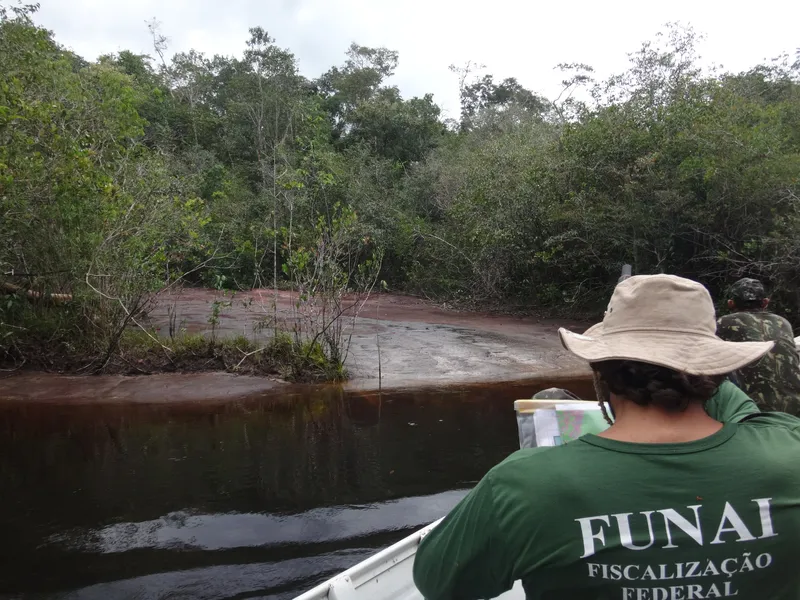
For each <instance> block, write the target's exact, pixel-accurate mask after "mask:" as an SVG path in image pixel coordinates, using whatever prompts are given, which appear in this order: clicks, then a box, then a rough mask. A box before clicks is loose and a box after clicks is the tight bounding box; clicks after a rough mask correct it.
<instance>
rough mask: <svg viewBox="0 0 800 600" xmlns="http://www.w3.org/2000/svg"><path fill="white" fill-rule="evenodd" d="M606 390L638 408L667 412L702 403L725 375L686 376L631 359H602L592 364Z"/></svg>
mask: <svg viewBox="0 0 800 600" xmlns="http://www.w3.org/2000/svg"><path fill="white" fill-rule="evenodd" d="M591 367H592V370H593V371H594V372H595V373H596V374H597V375H598V376H599V377H600V379H601V381H602V382H603V383H604V384H605V385H606V387H607V388H608V390H609V391H610V392H612V393H613V394H614V395H616V396H621V397H623V398H625V399H627V400H630V401H631V402H635V403H636V404H638V405H640V406H658V407H660V408H663V409H665V410H668V411H673V412H679V411H682V410H685V409H686V407H687V406H689V403H690V402H701V403H705V402H706V401H707V400H708V399H709V398H711V396H713V395H714V392H715V391H716V390H717V388H718V387H719V384H720V383H721V382H722V380H723V379H724V376H717V377H709V376H707V375H689V374H688V373H683V372H681V371H674V370H672V369H668V368H667V367H660V366H658V365H651V364H648V363H643V362H638V361H633V360H605V361H601V362H595V363H592V364H591Z"/></svg>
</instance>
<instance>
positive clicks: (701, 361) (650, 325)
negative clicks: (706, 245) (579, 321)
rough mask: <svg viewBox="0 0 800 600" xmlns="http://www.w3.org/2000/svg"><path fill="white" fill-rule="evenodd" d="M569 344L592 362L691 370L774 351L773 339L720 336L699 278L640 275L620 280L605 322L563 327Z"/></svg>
mask: <svg viewBox="0 0 800 600" xmlns="http://www.w3.org/2000/svg"><path fill="white" fill-rule="evenodd" d="M558 333H559V336H560V337H561V343H562V344H563V345H564V347H565V348H566V349H567V350H569V351H570V352H572V353H573V354H575V355H576V356H579V357H580V358H582V359H584V360H587V361H589V362H590V363H592V362H599V361H604V360H635V361H639V362H644V363H650V364H654V365H660V366H662V367H667V368H670V369H673V370H675V371H682V372H684V373H689V374H692V375H722V374H725V373H730V372H731V371H735V370H737V369H739V368H741V367H744V366H745V365H748V364H750V363H752V362H754V361H756V360H758V359H759V358H761V357H762V356H764V355H765V354H766V353H767V352H769V351H770V350H771V349H772V347H773V345H774V342H726V341H724V340H721V339H720V338H718V337H717V336H716V318H715V312H714V303H713V302H712V301H711V295H710V294H709V293H708V290H707V289H706V288H705V287H704V286H703V285H702V284H700V283H697V282H696V281H691V280H690V279H684V278H682V277H676V276H674V275H638V276H635V277H630V278H628V279H626V280H625V281H623V282H622V283H620V284H619V285H617V287H616V288H615V289H614V293H613V295H612V296H611V301H610V302H609V304H608V308H607V310H606V314H605V317H604V318H603V322H602V323H598V324H597V325H594V326H593V327H590V328H589V329H588V330H586V331H585V332H584V333H582V334H579V333H574V332H572V331H569V330H567V329H564V328H563V327H562V328H561V329H559V330H558Z"/></svg>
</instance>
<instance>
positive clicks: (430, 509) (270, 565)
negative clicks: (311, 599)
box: [0, 377, 592, 600]
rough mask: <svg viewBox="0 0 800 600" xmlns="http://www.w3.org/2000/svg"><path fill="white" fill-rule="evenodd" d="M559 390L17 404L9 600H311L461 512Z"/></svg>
mask: <svg viewBox="0 0 800 600" xmlns="http://www.w3.org/2000/svg"><path fill="white" fill-rule="evenodd" d="M558 383H559V385H562V386H563V387H568V388H569V389H571V390H572V391H574V392H576V393H578V394H581V395H583V396H584V397H589V395H591V394H592V390H591V385H590V383H589V381H588V380H587V379H586V377H581V378H579V379H576V380H573V381H568V382H564V381H560V382H558ZM551 384H552V382H546V381H542V380H538V381H533V380H527V381H517V382H513V383H508V382H506V383H502V382H495V383H492V384H472V385H461V386H453V385H447V386H443V385H442V386H438V387H428V388H424V389H416V390H396V391H393V392H383V393H380V394H379V393H376V392H364V391H357V390H354V389H349V390H345V389H342V388H340V387H335V386H318V387H305V388H302V387H294V386H284V387H280V389H276V390H273V391H272V392H271V393H270V394H261V395H260V396H256V397H252V398H247V397H244V398H238V399H236V400H234V401H228V402H194V401H190V402H181V403H163V404H136V403H123V404H119V403H117V404H114V403H107V404H106V403H103V402H94V403H71V404H65V403H63V402H62V403H59V402H58V398H53V399H52V402H41V401H38V402H20V401H13V402H4V403H0V490H1V492H0V528H2V531H3V533H4V540H5V543H4V544H2V546H0V597H3V598H48V599H50V598H53V599H54V598H59V599H75V600H78V599H80V600H89V599H98V600H101V599H115V598H123V599H128V598H130V599H137V600H166V599H179V598H180V599H183V598H199V599H208V600H212V599H213V600H217V599H249V598H264V599H266V598H270V599H283V598H293V597H294V596H295V595H297V594H299V593H301V592H303V591H305V590H306V589H308V588H310V587H312V586H313V585H315V584H317V583H319V582H320V581H323V580H325V579H326V578H328V577H331V576H332V575H334V574H335V573H337V572H339V571H341V570H343V569H346V568H347V567H350V566H351V565H353V564H355V563H357V562H359V561H361V560H363V559H364V558H366V557H368V556H369V555H371V554H373V553H374V552H376V551H377V550H379V549H381V548H384V547H386V546H388V545H390V544H391V543H393V542H395V541H397V540H399V539H400V538H402V537H404V536H406V535H408V534H409V533H411V532H412V531H414V530H416V529H418V528H420V527H422V526H424V525H426V524H428V523H430V522H431V521H433V520H435V519H438V518H439V517H441V516H443V515H445V514H446V513H447V511H448V510H449V509H450V508H452V507H453V506H454V505H455V504H456V502H458V500H459V499H460V498H461V497H463V495H464V494H465V493H466V492H467V490H469V488H470V487H471V486H472V485H474V483H475V482H476V481H477V480H478V479H479V478H480V477H482V476H483V475H484V474H485V473H486V471H487V470H488V469H489V468H491V467H492V466H493V465H494V464H496V463H497V462H499V461H500V460H502V459H503V458H504V457H506V456H507V455H508V454H509V453H511V452H513V451H514V450H515V449H516V448H517V446H518V438H517V431H516V421H515V418H514V410H513V400H514V399H516V398H525V397H530V395H531V394H533V393H534V392H536V391H538V390H539V389H542V388H543V387H549V385H551ZM40 400H41V399H40Z"/></svg>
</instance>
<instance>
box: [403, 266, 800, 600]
mask: <svg viewBox="0 0 800 600" xmlns="http://www.w3.org/2000/svg"><path fill="white" fill-rule="evenodd" d="M715 330H716V321H715V315H714V306H713V303H712V301H711V297H710V295H709V293H708V291H707V290H706V289H705V288H704V287H703V286H702V285H700V284H699V283H696V282H693V281H690V280H687V279H683V278H680V277H675V276H671V275H649V276H636V277H631V278H629V279H627V280H625V281H623V282H621V283H620V284H619V285H618V286H617V287H616V289H615V290H614V293H613V295H612V298H611V301H610V303H609V305H608V309H607V311H606V314H605V317H604V319H603V321H602V323H599V324H598V325H595V326H594V327H592V328H590V329H589V330H587V331H586V332H585V333H584V334H576V333H572V332H570V331H567V330H565V329H561V330H559V334H560V336H561V341H562V343H563V344H564V346H565V347H566V348H567V349H568V350H569V351H571V352H572V353H574V354H576V355H577V356H579V357H581V358H583V359H584V360H587V361H588V362H589V363H590V366H591V367H592V370H593V372H594V374H595V382H596V388H597V390H598V395H599V396H600V398H599V399H600V400H601V401H602V400H607V401H608V402H609V404H610V406H611V409H612V411H611V413H612V415H613V421H612V423H611V426H610V427H609V428H608V429H607V430H606V431H604V432H603V433H601V434H599V435H585V436H583V437H581V438H579V439H577V440H575V441H573V442H569V443H567V444H565V445H562V446H556V447H547V448H531V449H526V450H520V451H518V452H516V453H514V454H512V455H511V456H510V457H509V458H507V459H506V460H505V461H503V462H502V463H501V464H499V465H497V466H496V467H494V468H493V469H492V470H491V471H489V473H488V474H487V475H486V476H485V477H484V478H483V479H482V480H481V481H480V482H479V483H478V485H477V486H476V487H475V488H474V489H473V490H472V491H471V492H470V493H469V494H468V495H467V496H466V497H465V498H464V499H463V500H462V501H461V502H460V503H459V504H458V505H457V506H456V508H455V509H453V511H452V512H451V513H450V514H449V515H448V516H447V517H446V518H445V519H444V520H443V521H442V522H441V523H440V524H439V525H438V526H437V527H435V528H434V529H433V530H432V531H431V532H430V533H429V534H428V535H427V536H426V537H425V538H424V539H423V540H422V542H421V544H420V546H419V548H418V550H417V554H416V557H415V562H414V582H415V584H416V585H417V587H418V589H419V590H420V592H421V593H422V594H423V596H424V597H425V598H427V599H428V600H445V599H464V600H467V599H479V598H493V597H495V596H498V595H500V594H502V593H503V592H505V591H507V590H509V589H511V587H512V585H513V584H514V582H515V581H516V580H522V584H523V587H524V589H525V593H526V596H527V598H528V599H529V600H534V599H535V600H567V599H570V600H573V599H578V600H589V599H592V600H605V599H608V600H611V599H615V600H701V599H702V600H704V599H706V598H733V597H736V598H737V600H755V599H759V600H760V599H770V600H789V599H800V569H799V568H798V567H797V560H796V551H797V550H798V549H799V548H800V464H798V458H800V419H797V418H795V417H793V416H790V415H786V414H783V413H761V412H760V411H759V410H758V408H757V407H756V406H755V405H754V404H753V403H752V401H751V400H749V399H748V398H747V397H746V396H745V395H744V394H742V393H741V392H740V391H739V390H738V389H736V388H735V386H733V385H732V384H730V382H725V383H723V384H722V385H720V381H721V380H722V379H723V377H724V375H725V374H726V373H729V372H731V371H734V370H736V369H739V368H740V367H742V366H744V365H747V364H750V363H752V362H753V361H756V360H758V359H759V358H760V357H761V356H763V355H764V354H766V353H767V352H769V350H770V349H771V348H772V342H725V341H723V340H721V339H719V338H718V337H716V335H715ZM715 392H716V393H715ZM612 415H609V416H608V419H609V420H610V421H611V420H612V419H611V416H612Z"/></svg>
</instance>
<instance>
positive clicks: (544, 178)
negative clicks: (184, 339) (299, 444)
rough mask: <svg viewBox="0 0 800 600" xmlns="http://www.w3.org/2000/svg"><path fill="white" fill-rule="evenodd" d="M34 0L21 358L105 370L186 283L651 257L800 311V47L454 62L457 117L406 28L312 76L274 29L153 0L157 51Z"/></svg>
mask: <svg viewBox="0 0 800 600" xmlns="http://www.w3.org/2000/svg"><path fill="white" fill-rule="evenodd" d="M35 10H36V6H35V5H34V6H21V7H14V8H5V9H0V240H2V243H0V286H2V288H3V291H5V292H6V295H5V296H0V355H2V356H4V359H3V360H4V362H5V363H7V364H15V365H17V364H21V363H22V362H24V361H25V360H26V359H27V360H30V357H31V356H35V355H37V352H41V349H42V348H46V349H47V352H48V353H53V352H60V353H73V354H76V355H81V356H100V357H104V358H102V360H99V361H92V364H93V366H92V367H91V370H97V369H102V368H104V367H105V365H107V364H108V362H109V358H110V357H111V356H112V355H114V354H115V353H116V352H117V351H118V348H119V345H120V343H123V342H124V338H125V336H124V335H123V333H124V332H125V331H127V330H129V329H130V328H131V325H132V324H138V323H139V321H138V320H137V315H139V314H141V313H142V311H143V310H145V309H146V307H147V305H148V303H149V302H151V301H152V298H153V294H154V293H155V292H158V291H159V290H163V289H164V288H167V287H169V286H174V285H198V286H206V287H214V288H217V289H230V290H237V289H251V288H255V287H274V288H276V289H277V288H292V289H295V290H297V291H298V292H299V294H300V297H301V299H303V300H304V301H307V302H308V301H312V300H317V299H321V300H320V301H321V302H328V301H329V300H330V299H331V298H334V299H340V298H341V297H342V295H343V294H344V292H346V291H351V292H359V291H360V292H364V291H368V290H372V289H376V290H377V289H379V288H380V287H388V288H389V289H392V290H399V291H406V292H411V293H417V294H421V295H425V296H428V297H430V298H435V299H442V300H448V301H450V302H462V303H473V304H475V305H478V304H479V305H481V306H484V307H486V306H506V307H508V306H517V307H525V308H526V309H528V310H532V311H556V312H561V313H564V314H578V313H582V312H583V313H585V312H586V311H592V310H595V309H597V308H598V307H599V306H602V304H603V302H604V299H606V298H607V297H608V294H609V292H610V289H611V287H612V286H613V284H614V282H615V281H616V278H617V276H618V274H619V269H620V266H621V265H622V264H623V263H631V264H632V265H633V266H634V272H635V273H656V272H670V273H676V274H681V275H684V276H688V277H692V278H696V279H698V280H700V281H702V282H703V283H705V284H706V285H708V286H709V288H710V289H711V290H712V292H714V293H715V294H717V296H718V298H719V299H722V297H721V296H720V295H721V294H722V293H723V292H724V290H725V287H726V286H727V285H728V284H729V283H731V282H732V281H733V280H735V279H736V278H738V277H741V276H744V275H750V276H755V277H759V278H762V279H763V280H764V281H765V282H767V283H768V284H769V286H770V288H771V289H772V290H773V295H774V298H775V304H776V305H777V306H778V307H779V308H780V310H782V311H783V312H785V313H786V314H787V315H788V316H789V317H790V318H792V320H793V321H794V322H795V323H797V322H799V321H800V235H799V234H800V199H799V198H798V195H799V194H800V55H791V54H787V55H785V56H782V57H778V58H776V59H775V60H772V61H767V62H765V64H760V65H757V66H755V67H753V68H752V69H751V70H749V71H747V72H742V73H729V72H725V71H723V70H722V69H716V70H714V69H702V68H701V67H700V65H699V62H698V59H697V57H696V54H695V48H696V42H697V39H696V35H695V34H694V32H693V31H692V30H691V29H689V28H682V27H677V26H671V27H668V28H667V30H666V31H665V33H664V34H662V35H659V36H657V38H655V39H654V40H653V41H652V42H646V43H644V44H643V45H642V47H641V48H640V49H639V50H638V51H635V52H632V53H631V54H630V57H629V58H630V62H629V67H628V69H627V70H626V71H625V72H622V73H620V74H618V75H615V76H612V77H610V78H608V79H606V80H602V81H597V80H595V78H594V76H593V72H592V69H591V68H590V67H589V66H587V65H582V64H569V65H561V66H560V68H561V69H562V70H563V73H564V84H563V86H564V87H563V92H562V93H561V94H560V95H559V96H558V97H557V98H553V99H551V98H545V97H542V96H540V95H538V94H536V93H534V92H532V91H531V90H528V89H526V88H525V87H523V86H522V85H521V84H520V83H519V82H518V81H517V80H516V79H513V78H508V79H504V80H502V81H497V80H496V79H495V78H494V77H493V76H492V75H491V74H487V73H486V72H484V71H482V70H480V69H476V68H474V67H472V66H471V65H467V66H466V67H463V68H455V67H454V68H453V71H454V74H455V76H454V85H459V86H460V93H461V95H460V97H461V115H460V119H459V120H458V121H457V122H456V121H448V120H444V119H443V118H442V115H441V111H440V108H439V107H438V106H437V105H436V103H435V102H434V99H433V97H432V96H431V95H426V96H424V97H422V98H403V97H402V95H401V93H400V91H399V90H398V88H397V87H395V86H392V85H391V84H390V83H389V82H390V81H391V77H392V74H393V73H394V71H395V69H396V67H397V65H398V60H399V57H398V54H397V53H396V52H394V51H392V50H389V49H386V48H368V47H363V46H359V45H357V44H355V43H354V44H353V45H351V46H350V48H349V49H346V52H344V53H343V56H342V63H341V64H339V65H336V66H332V67H331V68H330V69H329V70H328V71H327V72H325V73H323V74H321V75H319V76H318V77H316V78H309V77H307V76H305V75H304V74H301V73H300V72H299V70H298V66H297V61H296V59H295V56H294V55H293V54H292V53H291V51H290V50H289V49H285V48H282V47H281V46H280V45H279V44H278V43H277V42H276V41H275V40H274V39H273V38H272V37H271V36H270V35H269V34H268V33H267V32H266V31H265V30H263V29H262V28H259V27H255V28H253V29H251V30H250V32H249V39H246V40H244V39H243V42H244V43H243V52H242V54H241V55H240V56H238V57H229V56H214V57H209V56H205V55H204V54H202V53H200V52H197V51H194V50H191V51H189V52H178V53H176V54H174V55H171V52H170V49H169V47H168V39H167V37H166V36H165V34H164V33H163V32H162V31H161V30H160V28H159V26H158V24H157V23H156V22H155V21H154V22H152V23H151V24H150V31H151V33H152V36H153V51H152V55H150V56H147V55H141V54H135V53H132V52H128V51H122V52H119V53H117V54H110V55H106V56H101V57H99V58H98V59H97V60H96V61H94V62H90V61H87V60H85V59H84V58H81V57H80V56H77V55H75V54H74V53H72V52H70V51H69V50H67V49H65V48H64V47H62V46H61V45H59V43H58V42H57V40H56V37H54V35H55V34H54V33H52V32H50V31H47V30H45V29H43V28H41V27H38V26H37V25H36V24H35ZM143 27H144V25H143ZM56 33H57V32H56ZM244 37H245V36H243V38H244ZM170 56H171V58H170ZM318 333H320V332H318ZM323 333H325V335H322V336H319V335H315V336H314V338H313V339H312V340H311V342H312V345H314V344H321V347H320V348H319V352H321V353H322V354H323V355H325V356H327V357H328V358H332V359H333V360H338V358H339V357H338V355H336V350H335V346H336V344H337V343H338V340H337V339H334V340H328V338H329V337H330V336H328V335H327V330H326V331H325V332H323ZM325 340H328V341H330V344H329V345H326V344H325V343H324V342H325ZM306 342H308V340H306ZM34 362H35V361H34Z"/></svg>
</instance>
